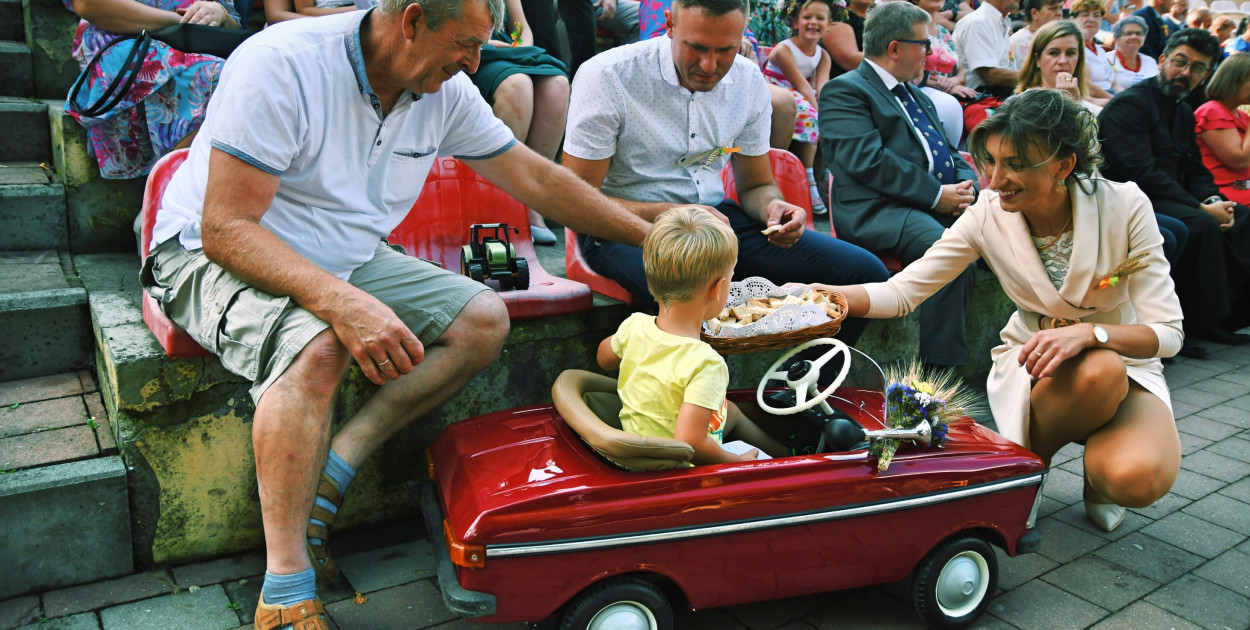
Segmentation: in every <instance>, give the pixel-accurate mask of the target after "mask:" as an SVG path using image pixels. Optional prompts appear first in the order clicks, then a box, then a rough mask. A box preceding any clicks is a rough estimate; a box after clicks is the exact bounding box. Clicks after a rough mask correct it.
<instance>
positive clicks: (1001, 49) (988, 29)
mask: <svg viewBox="0 0 1250 630" xmlns="http://www.w3.org/2000/svg"><path fill="white" fill-rule="evenodd" d="M954 38H955V55H956V56H958V57H959V65H960V66H962V67H964V68H966V69H967V72H968V76H967V79H966V80H967V82H968V87H970V88H972V89H974V90H975V89H977V88H979V87H981V86H983V85H985V81H983V80H981V75H980V74H977V71H976V69H977V68H1004V69H1007V70H1010V69H1011V68H1012V66H1011V20H1010V19H1009V18H1008V17H1007V16H1005V15H1003V14H1002V13H1000V12H999V11H998V9H996V8H994V5H992V4H990V3H988V2H982V3H981V6H979V7H977V10H976V11H973V12H972V13H971V14H970V15H968V17H966V18H964V19H962V20H960V21H959V22H958V23H957V24H955V36H954Z"/></svg>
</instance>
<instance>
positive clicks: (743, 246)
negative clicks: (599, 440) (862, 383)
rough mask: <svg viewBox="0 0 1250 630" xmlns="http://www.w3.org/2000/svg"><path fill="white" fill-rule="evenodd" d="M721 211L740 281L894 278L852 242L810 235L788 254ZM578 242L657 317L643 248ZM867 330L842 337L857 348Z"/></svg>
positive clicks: (725, 208)
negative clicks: (734, 239)
mask: <svg viewBox="0 0 1250 630" xmlns="http://www.w3.org/2000/svg"><path fill="white" fill-rule="evenodd" d="M716 209H717V210H720V211H721V212H722V213H724V214H725V216H727V217H729V225H730V227H732V228H733V231H734V233H736V234H737V235H738V266H737V268H736V269H735V270H734V277H736V278H748V277H750V276H760V277H763V278H767V279H769V280H771V281H772V282H774V283H776V284H782V283H786V282H802V283H811V282H821V283H824V284H838V285H841V284H864V283H868V282H885V280H886V279H887V278H889V277H890V272H889V271H887V270H886V268H885V265H883V264H882V263H881V260H880V259H878V258H877V257H876V256H875V255H873V254H872V253H870V252H868V251H867V250H865V249H863V248H861V247H858V246H856V245H852V244H850V243H848V242H846V241H839V240H837V239H835V238H833V237H831V236H829V235H828V234H820V233H817V232H813V231H811V230H807V231H805V232H804V233H803V237H802V238H800V239H799V242H798V243H795V244H794V246H793V247H791V248H789V249H782V248H780V247H776V246H774V245H772V244H770V243H769V242H768V237H766V236H764V235H763V234H760V230H761V229H763V226H762V225H761V224H760V222H759V221H756V220H755V219H753V218H751V217H749V216H747V215H746V214H744V213H743V212H742V208H741V207H739V206H738V204H737V203H735V202H733V201H729V200H725V201H723V202H721V204H720V205H719V206H717V207H716ZM578 238H580V239H581V241H580V245H581V248H582V256H584V257H585V258H586V263H587V264H588V265H590V268H591V269H593V270H594V271H595V273H598V274H599V275H601V276H606V277H608V278H611V279H613V280H615V281H616V282H617V283H619V284H620V285H621V286H622V287H624V288H625V290H626V291H629V292H630V293H632V294H634V295H635V296H637V297H638V299H640V300H642V301H644V302H645V303H646V304H647V309H648V310H650V311H652V312H655V311H657V310H658V309H659V305H658V304H656V302H655V299H654V298H652V297H651V292H650V291H648V290H647V275H646V272H645V271H644V270H643V267H642V249H641V248H639V247H633V246H631V245H622V244H620V243H613V242H612V241H605V240H603V239H599V238H595V237H591V236H585V235H579V236H578ZM867 326H868V321H867V320H864V319H848V320H846V321H845V322H843V324H842V331H841V332H840V333H839V334H838V337H839V338H841V339H842V340H843V341H845V342H846V343H849V344H851V345H854V344H855V341H856V340H858V339H859V336H860V335H862V334H863V332H864V328H866V327H867Z"/></svg>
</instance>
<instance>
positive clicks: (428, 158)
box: [380, 147, 438, 206]
mask: <svg viewBox="0 0 1250 630" xmlns="http://www.w3.org/2000/svg"><path fill="white" fill-rule="evenodd" d="M437 158H438V153H437V151H436V149H435V148H434V147H424V148H419V149H396V150H395V152H394V153H391V155H390V157H389V158H388V159H387V164H386V173H385V174H384V175H383V178H382V180H381V183H380V185H381V186H383V187H384V188H383V194H382V202H383V203H385V204H386V205H388V206H394V205H411V204H412V202H414V201H416V199H417V195H419V194H421V188H422V187H423V186H425V178H426V176H428V175H429V174H430V168H431V167H432V166H433V165H434V160H435V159H437Z"/></svg>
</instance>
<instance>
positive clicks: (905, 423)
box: [868, 363, 976, 472]
mask: <svg viewBox="0 0 1250 630" xmlns="http://www.w3.org/2000/svg"><path fill="white" fill-rule="evenodd" d="M886 382H887V383H889V384H888V385H886V388H885V428H887V429H900V430H911V431H922V432H923V431H924V427H925V425H927V427H928V429H927V433H928V437H929V443H928V444H929V446H930V447H931V448H932V447H940V446H941V445H942V444H943V443H944V442H945V441H946V432H947V423H948V422H950V421H951V420H954V419H956V418H959V417H961V416H964V415H967V413H968V412H969V410H970V409H971V408H972V407H973V405H974V403H975V400H976V399H975V396H974V395H973V394H972V393H971V392H969V391H968V389H967V387H965V386H964V383H963V380H962V379H960V378H958V377H956V376H955V375H954V374H953V373H952V372H950V371H949V370H940V371H926V370H925V369H924V368H923V367H921V365H920V364H919V363H912V364H910V365H907V366H906V367H894V368H891V369H889V370H887V373H886ZM899 442H900V440H898V439H888V438H872V439H871V440H870V441H869V446H868V454H869V455H870V456H872V457H875V458H877V470H878V471H880V472H885V471H886V470H887V469H889V467H890V461H891V460H892V459H893V458H894V453H895V451H897V450H898V445H899Z"/></svg>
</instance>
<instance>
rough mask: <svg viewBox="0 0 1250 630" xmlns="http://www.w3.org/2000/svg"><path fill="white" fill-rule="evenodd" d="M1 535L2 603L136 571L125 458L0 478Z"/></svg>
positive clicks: (85, 462) (0, 592) (28, 470)
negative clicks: (2, 564)
mask: <svg viewBox="0 0 1250 630" xmlns="http://www.w3.org/2000/svg"><path fill="white" fill-rule="evenodd" d="M83 428H86V427H85V426H84V427H83ZM62 431H63V430H62ZM58 432H59V431H58ZM48 433H53V432H52V431H49V432H48ZM0 456H2V454H0ZM0 531H3V532H4V534H5V535H4V536H0V554H3V557H5V558H7V560H6V562H5V568H4V571H3V572H0V600H5V599H9V598H11V597H14V596H16V595H21V594H23V593H27V592H31V591H36V590H45V589H48V588H56V587H61V586H70V585H73V584H83V583H86V582H93V581H96V580H101V579H105V578H111V577H117V576H119V575H126V574H129V573H131V572H133V571H134V561H133V556H132V553H131V542H130V510H129V499H128V492H127V488H126V467H125V465H124V464H122V459H121V457H118V456H117V455H112V456H109V457H96V458H94V459H86V460H81V461H76V462H69V463H64V464H56V465H51V466H43V467H39V468H32V469H27V470H18V471H16V472H5V473H4V474H0Z"/></svg>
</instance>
